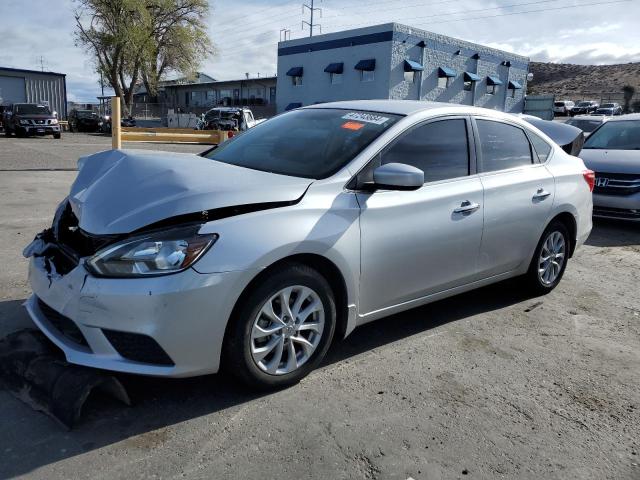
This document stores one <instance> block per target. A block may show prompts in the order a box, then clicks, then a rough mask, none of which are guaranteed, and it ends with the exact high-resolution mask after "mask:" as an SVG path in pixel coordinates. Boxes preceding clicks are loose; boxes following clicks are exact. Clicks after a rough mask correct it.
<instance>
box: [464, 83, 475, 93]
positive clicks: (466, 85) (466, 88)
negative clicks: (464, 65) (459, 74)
mask: <svg viewBox="0 0 640 480" xmlns="http://www.w3.org/2000/svg"><path fill="white" fill-rule="evenodd" d="M463 88H464V91H465V92H470V91H471V90H473V82H471V81H465V82H464V87H463Z"/></svg>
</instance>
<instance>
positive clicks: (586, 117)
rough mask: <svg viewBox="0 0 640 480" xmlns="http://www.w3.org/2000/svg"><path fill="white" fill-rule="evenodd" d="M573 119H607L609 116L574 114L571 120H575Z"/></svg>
mask: <svg viewBox="0 0 640 480" xmlns="http://www.w3.org/2000/svg"><path fill="white" fill-rule="evenodd" d="M573 119H577V120H606V119H607V117H606V116H604V115H574V116H573V117H572V118H570V119H569V120H573Z"/></svg>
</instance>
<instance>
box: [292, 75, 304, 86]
mask: <svg viewBox="0 0 640 480" xmlns="http://www.w3.org/2000/svg"><path fill="white" fill-rule="evenodd" d="M291 83H292V84H293V86H294V87H299V86H300V85H302V77H298V76H297V75H294V76H293V77H291Z"/></svg>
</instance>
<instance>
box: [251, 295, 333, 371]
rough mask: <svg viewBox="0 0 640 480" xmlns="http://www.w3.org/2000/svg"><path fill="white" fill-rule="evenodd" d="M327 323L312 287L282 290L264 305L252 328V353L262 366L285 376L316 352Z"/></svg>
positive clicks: (257, 363)
mask: <svg viewBox="0 0 640 480" xmlns="http://www.w3.org/2000/svg"><path fill="white" fill-rule="evenodd" d="M324 324H325V312H324V306H323V304H322V300H321V299H320V296H319V295H318V294H317V293H316V292H315V291H314V290H312V289H311V288H309V287H305V286H302V285H295V286H291V287H286V288H283V289H281V290H280V291H279V292H277V293H276V294H275V295H273V296H272V297H271V298H269V299H268V300H267V301H266V302H265V303H264V304H263V305H262V307H261V308H260V312H259V313H258V315H257V316H256V318H255V320H254V322H253V326H252V328H251V339H250V342H251V345H250V346H251V356H252V358H253V361H254V362H255V363H256V365H257V366H258V368H260V369H261V370H263V371H264V372H266V373H269V374H271V375H285V374H287V373H291V372H293V371H294V370H296V369H298V368H300V367H301V366H302V365H304V364H305V363H306V362H307V361H308V360H309V358H311V356H312V355H313V353H314V352H315V350H316V348H317V347H318V344H319V343H320V339H321V338H322V331H323V330H324Z"/></svg>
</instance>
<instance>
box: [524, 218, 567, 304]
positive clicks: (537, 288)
mask: <svg viewBox="0 0 640 480" xmlns="http://www.w3.org/2000/svg"><path fill="white" fill-rule="evenodd" d="M554 232H558V233H560V234H561V235H562V237H563V239H564V245H565V248H564V261H563V263H562V266H561V268H560V272H559V273H558V275H557V277H556V278H555V280H553V282H551V283H548V284H546V283H545V282H543V281H542V279H541V277H540V275H539V273H538V268H539V260H540V253H541V251H542V249H543V246H544V243H545V242H546V240H547V238H549V236H550V235H552V234H553V233H554ZM572 242H573V240H572V239H571V237H570V235H569V230H568V229H567V227H566V226H565V224H564V223H562V222H560V221H558V220H554V221H553V222H551V223H550V224H549V225H548V226H547V228H545V230H544V232H543V233H542V236H541V237H540V240H539V241H538V245H537V246H536V250H535V252H534V254H533V258H532V259H531V264H530V265H529V270H528V271H527V273H526V274H525V275H524V281H525V285H526V287H527V288H528V289H529V291H530V292H531V293H532V294H535V295H546V294H547V293H549V292H551V291H552V290H553V289H554V288H556V287H557V286H558V284H559V283H560V280H562V276H563V275H564V271H565V269H566V268H567V263H568V261H569V252H570V251H571V246H572Z"/></svg>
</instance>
